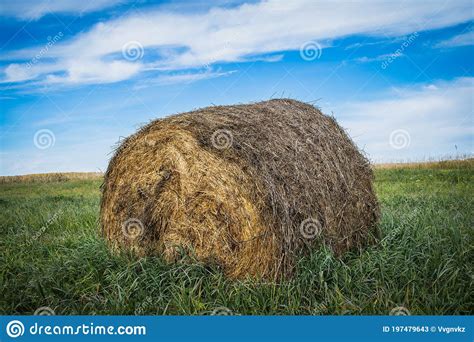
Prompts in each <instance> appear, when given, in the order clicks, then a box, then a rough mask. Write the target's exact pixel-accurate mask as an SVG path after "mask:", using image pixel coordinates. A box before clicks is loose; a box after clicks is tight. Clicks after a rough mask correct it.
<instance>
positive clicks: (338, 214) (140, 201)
mask: <svg viewBox="0 0 474 342" xmlns="http://www.w3.org/2000/svg"><path fill="white" fill-rule="evenodd" d="M372 179H373V175H372V170H371V168H370V164H369V163H368V161H367V159H366V158H365V157H364V156H363V155H362V154H361V153H360V152H359V151H358V150H357V148H356V147H355V146H354V144H353V143H352V141H351V140H350V139H349V138H348V136H347V135H346V134H345V132H344V131H343V130H342V129H341V128H340V127H339V126H338V124H337V123H336V122H335V120H334V119H333V118H331V117H328V116H325V115H323V114H322V113H321V112H320V111H319V110H318V109H316V108H314V107H313V106H310V105H307V104H304V103H301V102H298V101H294V100H289V99H281V100H270V101H265V102H260V103H255V104H249V105H236V106H215V107H209V108H204V109H201V110H197V111H194V112H189V113H184V114H179V115H174V116H171V117H168V118H165V119H159V120H156V121H153V122H151V123H150V124H148V125H147V126H145V127H143V128H142V129H140V131H138V132H137V133H135V134H134V135H132V136H130V137H128V138H127V139H126V140H125V141H124V142H123V143H122V144H121V146H120V147H119V148H118V149H117V151H116V154H115V156H114V157H113V158H112V160H111V162H110V165H109V167H108V170H107V172H106V174H105V178H104V184H103V187H102V194H103V195H102V203H101V215H100V218H101V226H102V231H103V233H104V234H105V236H106V237H107V239H108V241H109V242H110V244H111V245H112V246H113V247H117V248H129V249H132V250H133V251H135V252H136V253H137V254H139V255H156V254H157V255H162V256H164V258H165V259H166V260H168V261H173V260H176V258H177V257H178V256H179V252H180V251H183V250H184V251H187V252H188V253H192V254H194V255H195V256H196V258H198V259H199V260H202V261H204V262H212V263H217V264H218V265H220V266H221V267H222V269H223V270H224V272H225V273H226V274H227V275H228V276H230V277H233V278H243V277H246V276H254V277H259V278H273V279H276V278H280V277H281V276H285V275H289V274H291V272H292V271H293V269H294V266H295V261H296V260H297V258H298V257H300V256H301V255H302V254H303V253H304V252H307V251H308V250H310V249H311V248H316V246H317V245H318V244H319V243H321V242H324V243H326V244H327V245H328V246H330V247H331V248H332V249H333V251H334V252H335V253H336V254H340V253H342V252H344V251H346V250H348V249H351V248H361V247H363V246H364V245H366V244H367V243H370V242H371V241H373V240H374V237H375V236H376V235H377V229H376V222H377V219H378V215H379V214H378V213H379V210H378V204H377V200H376V197H375V195H374V191H373V188H372Z"/></svg>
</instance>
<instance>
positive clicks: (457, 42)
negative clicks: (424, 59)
mask: <svg viewBox="0 0 474 342" xmlns="http://www.w3.org/2000/svg"><path fill="white" fill-rule="evenodd" d="M469 45H474V28H472V27H471V28H470V30H469V31H467V32H464V33H461V34H459V35H456V36H454V37H451V38H450V39H447V40H443V41H441V42H439V43H438V44H436V45H435V47H437V48H452V47H458V46H469Z"/></svg>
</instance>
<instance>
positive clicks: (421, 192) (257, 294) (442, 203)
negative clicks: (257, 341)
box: [0, 164, 474, 315]
mask: <svg viewBox="0 0 474 342" xmlns="http://www.w3.org/2000/svg"><path fill="white" fill-rule="evenodd" d="M473 180H474V169H473V167H472V164H471V166H469V167H464V166H461V167H457V168H452V167H449V168H439V167H434V168H411V169H410V168H395V169H376V190H377V194H378V197H379V200H380V202H381V205H382V219H381V222H380V228H381V231H382V239H381V241H380V243H379V244H377V245H375V246H373V247H370V248H368V249H366V250H363V251H360V252H358V253H352V254H346V255H344V256H343V257H342V258H336V257H334V256H333V255H332V253H331V252H330V251H329V250H327V249H325V248H322V249H320V250H317V251H314V252H313V253H312V254H311V255H309V256H307V257H306V258H304V259H302V260H301V261H300V262H299V264H298V271H297V273H296V275H295V277H294V278H293V279H291V280H288V281H285V282H282V283H278V284H277V283H264V282H259V281H255V280H251V279H249V280H246V281H229V280H227V279H225V277H224V276H223V275H222V273H221V272H220V270H219V268H218V267H217V266H215V265H214V266H213V265H211V266H209V265H207V266H206V265H203V264H200V263H198V262H196V261H193V260H190V259H189V257H183V258H184V259H183V260H182V261H181V262H179V263H177V264H174V265H168V264H166V263H164V262H163V261H162V260H161V259H160V258H158V257H149V258H141V259H140V258H136V257H134V256H133V255H129V254H126V253H124V254H121V255H114V254H112V253H111V252H110V251H109V249H108V248H107V246H106V245H105V243H104V241H103V240H102V238H101V237H100V235H99V232H98V229H97V222H98V205H99V186H100V183H101V180H100V178H96V179H87V180H80V179H75V180H68V181H66V182H64V181H49V182H33V183H31V182H30V183H28V182H12V183H3V184H1V185H0V208H1V211H0V218H1V220H0V233H1V236H2V238H1V240H0V290H1V296H0V312H1V313H2V314H20V313H22V314H30V313H33V312H34V311H35V310H36V309H37V308H39V307H42V306H48V307H50V308H52V309H53V310H54V311H55V312H56V314H132V315H133V314H211V313H213V312H216V311H217V312H220V311H221V310H227V309H228V310H230V311H232V312H233V313H235V314H276V315H282V314H389V313H390V311H391V310H392V309H393V308H395V307H398V306H403V307H405V308H406V309H407V310H409V311H410V312H411V313H412V314H472V313H473V309H472V308H473V307H474V303H473V298H474V293H473V289H474V286H473V285H474V284H473V281H474V280H473V279H474V272H473V267H472V260H474V248H473V247H474V241H473V240H474V234H473V230H472V229H473V222H474V220H473V218H474V217H473V213H474V210H473V209H474V208H473V207H474V206H473V198H472V193H474V191H473V190H474V186H473V184H474V183H473ZM255 262H258V260H255ZM223 308H225V309H223ZM225 312H227V311H225Z"/></svg>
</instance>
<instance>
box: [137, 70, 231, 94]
mask: <svg viewBox="0 0 474 342" xmlns="http://www.w3.org/2000/svg"><path fill="white" fill-rule="evenodd" d="M235 72H236V70H231V71H225V72H224V71H213V70H211V69H206V70H204V71H197V72H176V73H172V74H168V75H162V76H158V77H156V78H152V79H145V80H143V81H139V82H138V83H137V84H136V85H135V86H134V89H141V88H145V87H149V86H152V85H166V84H175V83H192V82H196V81H201V80H206V79H211V78H216V77H221V76H228V75H231V74H233V73H235Z"/></svg>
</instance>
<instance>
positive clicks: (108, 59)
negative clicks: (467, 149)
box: [3, 0, 473, 83]
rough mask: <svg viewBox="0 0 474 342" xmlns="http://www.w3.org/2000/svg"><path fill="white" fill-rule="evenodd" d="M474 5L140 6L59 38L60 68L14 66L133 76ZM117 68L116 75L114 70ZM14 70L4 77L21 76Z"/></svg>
mask: <svg viewBox="0 0 474 342" xmlns="http://www.w3.org/2000/svg"><path fill="white" fill-rule="evenodd" d="M471 9H472V4H471V2H470V1H456V2H448V3H447V2H445V1H437V0H431V1H420V2H406V3H398V2H394V1H378V0H368V1H364V2H348V1H312V0H294V1H286V2H283V1H277V0H268V1H261V2H258V3H251V4H243V5H241V6H238V7H232V8H212V9H210V10H209V11H207V12H205V13H202V12H199V13H178V12H169V11H164V10H162V9H160V10H154V11H148V12H146V13H141V12H133V13H131V14H129V15H127V16H125V17H122V18H119V19H116V20H112V21H108V22H103V23H99V24H97V25H95V26H94V27H93V28H92V29H90V30H89V31H87V32H85V33H82V34H79V35H77V36H76V37H74V38H73V39H71V40H69V41H65V42H61V43H58V44H56V45H55V46H54V47H53V48H51V49H50V50H49V51H47V53H46V55H45V56H44V57H45V59H46V58H49V59H51V58H52V59H54V60H55V61H56V62H55V67H56V69H55V70H49V71H45V72H43V73H41V74H38V73H37V72H33V71H29V72H25V73H21V72H20V71H19V70H14V71H15V76H17V78H16V80H22V81H25V80H28V79H36V78H41V77H43V78H44V77H45V76H50V75H51V74H52V73H64V74H66V76H62V77H60V78H58V77H56V76H55V77H51V76H50V77H48V78H46V80H47V81H51V80H54V81H61V82H66V83H67V82H69V83H83V82H85V83H90V82H95V83H102V82H114V81H120V80H123V79H126V78H129V77H132V76H134V75H135V74H136V73H138V72H139V71H140V70H150V69H155V70H179V69H188V68H196V67H202V66H203V65H207V66H208V65H211V64H213V63H217V62H235V61H242V60H246V59H247V58H255V56H258V55H264V54H270V53H275V52H277V51H285V50H298V49H299V48H300V46H301V45H302V44H304V43H305V42H307V41H310V40H316V41H320V42H321V41H328V40H332V39H335V38H339V37H343V36H348V35H354V34H367V35H373V36H383V37H386V36H391V37H396V36H400V35H404V34H409V33H412V32H415V31H420V30H428V29H435V28H440V27H445V26H450V25H454V24H457V23H460V22H465V21H468V20H470V19H472V18H473V13H472V10H471ZM130 42H139V43H140V45H141V46H142V47H143V49H144V51H143V52H144V54H143V55H144V58H143V59H139V60H137V61H134V62H133V63H134V64H135V65H138V66H137V67H136V68H132V67H131V65H129V64H131V63H132V62H127V63H125V59H124V58H123V55H122V49H123V47H124V46H125V45H126V44H127V43H130ZM33 50H34V49H33ZM33 54H34V52H33V51H32V49H29V50H23V51H16V52H13V53H11V54H10V56H11V58H18V57H19V56H20V59H21V58H23V59H24V60H27V59H28V58H31V56H32V55H33ZM8 55H9V54H7V57H6V58H8ZM3 59H5V57H4V58H3ZM119 61H120V62H119ZM145 61H146V62H145ZM16 63H17V64H18V61H16ZM81 63H84V65H82V66H81V65H80V64H81ZM117 63H120V64H117ZM19 65H21V64H19ZM89 66H92V67H91V68H89ZM109 69H111V70H109ZM86 70H87V71H86ZM122 70H124V72H123V73H122ZM11 71H12V70H10V74H11ZM109 71H111V72H113V73H114V74H115V75H114V76H113V77H110V76H109V75H108V72H109ZM117 74H121V75H122V76H118V75H117ZM18 75H20V77H18ZM9 76H11V75H7V78H6V79H4V81H14V80H15V78H14V77H9ZM8 77H9V78H8Z"/></svg>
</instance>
